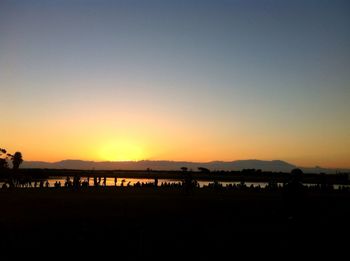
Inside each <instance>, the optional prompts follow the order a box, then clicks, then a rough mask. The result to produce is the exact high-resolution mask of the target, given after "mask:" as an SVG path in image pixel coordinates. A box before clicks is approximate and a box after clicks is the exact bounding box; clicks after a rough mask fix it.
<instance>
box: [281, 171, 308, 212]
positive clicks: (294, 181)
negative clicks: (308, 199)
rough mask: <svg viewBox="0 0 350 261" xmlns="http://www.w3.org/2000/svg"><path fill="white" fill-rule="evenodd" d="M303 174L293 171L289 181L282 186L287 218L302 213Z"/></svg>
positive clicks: (303, 195) (303, 197)
mask: <svg viewBox="0 0 350 261" xmlns="http://www.w3.org/2000/svg"><path fill="white" fill-rule="evenodd" d="M302 175H303V172H302V170H301V169H293V170H292V172H291V175H290V181H289V182H288V183H287V184H286V185H285V186H284V196H285V204H286V209H287V212H288V215H289V218H292V219H293V218H294V217H295V216H300V215H301V214H302V212H303V210H304V209H303V204H304V199H305V191H304V186H303V184H302V183H301V179H302Z"/></svg>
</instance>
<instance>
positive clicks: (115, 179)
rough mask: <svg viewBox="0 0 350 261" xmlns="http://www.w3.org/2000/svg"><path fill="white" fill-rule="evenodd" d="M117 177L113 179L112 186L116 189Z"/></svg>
mask: <svg viewBox="0 0 350 261" xmlns="http://www.w3.org/2000/svg"><path fill="white" fill-rule="evenodd" d="M117 181H118V180H117V177H115V178H114V186H115V187H116V186H117Z"/></svg>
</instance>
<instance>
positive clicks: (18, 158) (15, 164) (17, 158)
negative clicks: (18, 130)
mask: <svg viewBox="0 0 350 261" xmlns="http://www.w3.org/2000/svg"><path fill="white" fill-rule="evenodd" d="M9 156H10V157H11V160H12V168H13V169H14V170H17V169H18V168H19V165H21V163H22V162H23V157H22V153H21V152H19V151H17V152H15V154H13V155H11V154H9Z"/></svg>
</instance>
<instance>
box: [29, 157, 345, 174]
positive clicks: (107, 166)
mask: <svg viewBox="0 0 350 261" xmlns="http://www.w3.org/2000/svg"><path fill="white" fill-rule="evenodd" d="M181 167H187V168H188V169H189V170H190V169H192V170H195V171H197V170H198V167H204V168H207V169H210V170H212V171H214V170H225V171H231V170H242V169H261V170H262V171H274V172H290V171H291V170H292V169H294V168H296V167H297V166H296V165H293V164H290V163H288V162H285V161H282V160H272V161H265V160H256V159H252V160H236V161H211V162H187V161H167V160H160V161H156V160H141V161H100V162H97V161H83V160H62V161H58V162H52V163H50V162H43V161H25V162H24V163H23V165H22V168H47V169H81V170H91V169H96V170H145V169H148V168H149V169H152V170H180V168H181ZM301 169H302V170H303V171H304V172H305V173H321V172H324V173H335V172H336V171H343V172H349V170H336V169H325V168H321V167H315V168H301Z"/></svg>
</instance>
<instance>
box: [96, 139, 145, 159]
mask: <svg viewBox="0 0 350 261" xmlns="http://www.w3.org/2000/svg"><path fill="white" fill-rule="evenodd" d="M99 156H100V159H101V160H107V161H138V160H141V159H143V158H144V152H143V149H142V148H141V147H140V146H138V145H136V144H134V143H132V142H130V141H126V140H123V141H112V142H109V143H107V144H105V145H103V146H102V147H101V149H100V150H99Z"/></svg>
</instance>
